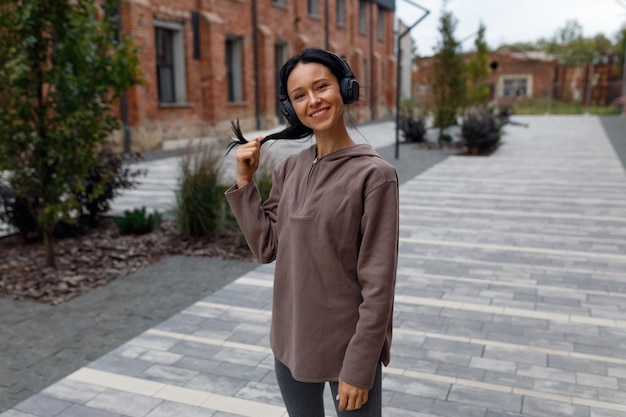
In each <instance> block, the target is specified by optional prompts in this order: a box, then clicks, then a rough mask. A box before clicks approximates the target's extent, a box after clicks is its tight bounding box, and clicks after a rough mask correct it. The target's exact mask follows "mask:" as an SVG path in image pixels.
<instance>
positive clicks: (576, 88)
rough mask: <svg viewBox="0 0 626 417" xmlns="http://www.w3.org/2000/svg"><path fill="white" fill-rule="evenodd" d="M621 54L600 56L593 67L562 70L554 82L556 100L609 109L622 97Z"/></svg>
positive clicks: (559, 70)
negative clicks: (607, 107) (608, 107)
mask: <svg viewBox="0 0 626 417" xmlns="http://www.w3.org/2000/svg"><path fill="white" fill-rule="evenodd" d="M622 71H623V69H622V66H621V65H620V58H619V55H618V54H605V55H601V56H598V57H596V58H595V59H594V61H593V62H592V63H588V64H583V65H573V66H561V67H559V69H558V73H557V76H556V80H555V98H558V99H559V100H563V101H576V102H580V103H582V104H584V105H589V106H610V105H612V104H613V103H614V101H615V100H616V99H617V98H618V97H620V96H621V95H622V75H623V73H622Z"/></svg>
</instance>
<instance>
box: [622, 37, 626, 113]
mask: <svg viewBox="0 0 626 417" xmlns="http://www.w3.org/2000/svg"><path fill="white" fill-rule="evenodd" d="M623 38H624V56H623V57H622V116H625V117H626V29H625V30H624V36H623Z"/></svg>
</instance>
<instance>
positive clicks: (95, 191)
mask: <svg viewBox="0 0 626 417" xmlns="http://www.w3.org/2000/svg"><path fill="white" fill-rule="evenodd" d="M140 158H141V157H140V155H138V154H133V155H123V154H115V153H113V152H111V151H107V150H104V151H101V152H100V154H99V155H98V161H99V163H98V165H97V166H94V167H92V168H91V169H90V171H89V173H88V175H87V176H86V177H85V178H84V179H83V181H82V183H81V186H80V189H75V190H72V191H71V192H72V194H73V195H74V197H75V198H76V201H77V202H78V206H79V207H78V209H77V215H76V216H75V217H74V218H73V219H64V220H60V221H59V222H58V223H57V224H56V225H55V227H54V236H55V237H57V238H63V237H70V236H77V235H81V234H84V232H85V231H86V230H87V228H90V227H91V228H93V227H96V226H97V225H98V224H99V221H100V219H101V216H102V215H103V214H104V213H106V212H107V211H108V210H109V209H110V204H111V200H113V198H115V197H116V196H117V194H118V192H119V190H120V189H127V188H132V187H134V185H135V177H137V176H139V175H141V174H143V173H144V172H143V171H141V170H134V171H131V168H130V167H129V166H128V165H127V164H128V163H130V162H135V161H138V160H140ZM41 206H42V199H41V197H40V196H35V195H30V196H28V197H18V196H17V195H16V193H15V189H14V187H13V185H12V184H11V180H10V178H7V179H6V180H5V181H4V182H0V220H1V221H3V222H4V223H7V224H9V225H10V226H12V227H14V228H15V229H17V231H18V233H19V234H20V235H21V236H22V238H23V239H24V240H26V239H27V238H28V237H29V236H32V235H36V236H38V237H40V235H41V227H40V225H39V222H38V220H37V216H38V214H39V210H40V209H41Z"/></svg>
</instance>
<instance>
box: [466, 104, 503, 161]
mask: <svg viewBox="0 0 626 417" xmlns="http://www.w3.org/2000/svg"><path fill="white" fill-rule="evenodd" d="M501 127H502V124H501V122H500V121H499V119H498V118H497V117H495V116H492V115H491V114H486V113H471V114H468V115H466V116H465V117H463V124H462V126H461V137H462V138H463V145H465V147H466V148H467V152H468V154H470V155H487V154H489V153H491V152H493V151H494V150H495V149H496V148H497V147H498V145H499V143H500V136H501V133H500V131H501Z"/></svg>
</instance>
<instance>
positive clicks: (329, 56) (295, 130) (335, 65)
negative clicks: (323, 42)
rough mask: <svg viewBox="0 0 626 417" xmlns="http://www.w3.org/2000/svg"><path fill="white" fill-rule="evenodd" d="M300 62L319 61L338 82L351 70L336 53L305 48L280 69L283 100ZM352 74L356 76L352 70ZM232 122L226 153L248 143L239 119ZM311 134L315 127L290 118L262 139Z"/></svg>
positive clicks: (298, 137)
mask: <svg viewBox="0 0 626 417" xmlns="http://www.w3.org/2000/svg"><path fill="white" fill-rule="evenodd" d="M300 63H303V64H309V63H317V64H322V65H324V66H325V67H326V68H328V69H329V70H330V72H332V73H333V75H334V76H335V77H336V78H337V82H339V83H340V82H341V80H342V79H344V78H345V77H346V75H347V74H346V71H350V67H349V66H348V64H347V63H345V62H342V58H340V57H339V56H337V55H335V54H334V53H332V52H329V51H326V50H325V49H320V48H305V49H303V50H301V51H300V52H298V53H297V54H295V55H293V56H292V57H291V58H289V59H288V60H287V62H285V64H284V65H283V66H282V68H281V70H280V96H281V99H283V100H289V95H288V94H287V80H288V79H289V75H290V74H291V72H292V71H293V69H294V68H295V67H296V66H297V65H298V64H300ZM346 69H347V70H346ZM350 75H351V76H352V77H354V75H352V72H351V71H350ZM357 95H358V86H357ZM230 123H231V126H232V130H233V133H234V134H235V137H236V138H231V140H232V141H231V143H229V144H228V150H227V152H226V153H228V152H230V151H231V150H232V149H233V148H235V147H236V146H237V145H241V144H244V143H248V140H247V139H246V138H245V137H244V136H243V134H242V133H241V129H240V128H239V119H237V121H236V122H234V121H232V120H231V121H230ZM311 135H313V129H311V128H309V127H306V126H305V125H303V124H302V123H300V121H299V120H298V121H297V123H293V122H291V121H289V120H288V123H287V127H286V128H285V129H283V130H281V131H280V132H276V133H272V134H270V135H268V136H265V137H264V138H263V139H262V140H261V144H263V143H265V142H267V141H268V140H275V139H303V138H306V137H309V136H311Z"/></svg>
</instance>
